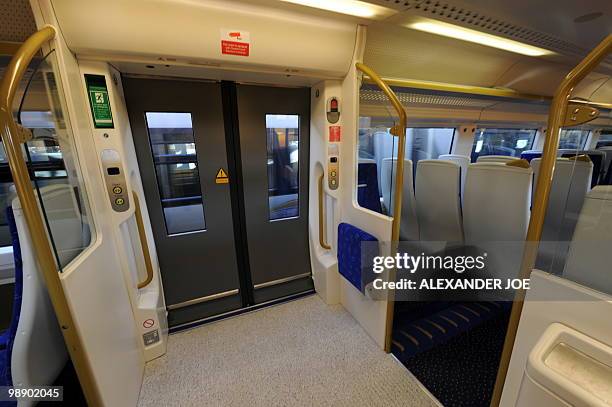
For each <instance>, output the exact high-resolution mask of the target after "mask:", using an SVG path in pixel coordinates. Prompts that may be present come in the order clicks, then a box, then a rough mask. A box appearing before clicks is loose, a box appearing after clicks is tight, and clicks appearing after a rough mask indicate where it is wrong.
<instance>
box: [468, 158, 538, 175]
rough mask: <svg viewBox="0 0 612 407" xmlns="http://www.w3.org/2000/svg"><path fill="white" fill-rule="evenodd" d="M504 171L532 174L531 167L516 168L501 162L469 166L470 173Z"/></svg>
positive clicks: (477, 163)
mask: <svg viewBox="0 0 612 407" xmlns="http://www.w3.org/2000/svg"><path fill="white" fill-rule="evenodd" d="M474 170H476V171H502V172H503V171H506V172H518V173H525V174H528V173H533V170H532V169H531V167H516V166H512V165H506V163H503V162H486V161H485V162H476V163H473V164H470V171H474Z"/></svg>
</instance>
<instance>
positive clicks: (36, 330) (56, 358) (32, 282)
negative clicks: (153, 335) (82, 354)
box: [10, 187, 83, 406]
mask: <svg viewBox="0 0 612 407" xmlns="http://www.w3.org/2000/svg"><path fill="white" fill-rule="evenodd" d="M57 190H58V189H57V188H47V187H44V188H41V189H40V193H41V196H42V199H43V201H44V202H45V204H46V203H50V204H51V206H53V204H52V203H51V201H52V200H53V197H54V196H55V193H56V192H57ZM47 193H51V199H50V200H47V198H48V196H47ZM56 209H57V207H56ZM12 210H13V213H14V222H15V223H14V225H15V226H14V227H15V230H16V231H17V232H16V235H17V236H18V237H19V243H20V244H19V248H18V249H15V248H14V249H13V250H14V253H20V254H21V260H20V261H18V259H17V257H15V273H16V274H17V272H18V271H17V264H18V263H20V264H21V268H22V271H21V272H22V274H23V288H22V297H21V307H20V314H19V319H18V325H17V331H16V332H17V334H18V335H19V341H15V342H14V345H13V347H12V353H11V355H10V365H11V379H12V382H13V385H14V386H20V387H32V386H35V385H36V386H45V385H51V384H53V382H54V381H55V379H56V378H57V376H58V375H59V373H60V371H61V370H62V369H63V367H64V366H65V364H66V362H67V360H68V354H67V351H66V346H65V344H64V338H63V335H62V333H61V331H60V328H59V323H58V321H57V318H56V316H55V312H54V310H53V306H52V305H51V300H50V299H49V295H48V293H47V289H46V286H45V284H44V282H43V281H42V277H41V275H40V272H39V270H38V268H37V263H36V259H35V257H34V251H33V248H32V247H31V245H30V244H29V242H31V239H29V231H28V229H27V227H26V223H25V217H24V215H23V211H22V209H21V203H20V202H19V200H18V199H14V200H13V202H12ZM62 214H63V215H66V212H62ZM56 215H57V213H56ZM50 221H51V219H50ZM61 225H62V228H63V229H61V230H63V231H64V232H66V233H69V235H70V236H72V235H74V234H75V232H71V231H69V230H68V229H66V227H67V225H71V226H70V227H74V228H76V227H77V225H76V223H67V224H66V223H61ZM56 230H57V229H56ZM76 232H79V233H78V236H81V235H80V233H81V232H83V231H82V229H81V226H78V230H77V231H76ZM24 242H25V243H24ZM69 243H70V244H67V245H63V244H61V243H60V242H59V241H57V240H56V250H57V251H58V256H59V257H60V261H61V260H62V254H61V253H62V252H63V249H67V251H65V252H63V253H67V255H68V256H72V255H73V254H72V251H71V250H69V249H71V248H72V243H74V241H72V240H70V241H69ZM14 255H15V256H16V254H14ZM20 405H21V403H20ZM28 405H33V404H31V403H25V404H24V406H28Z"/></svg>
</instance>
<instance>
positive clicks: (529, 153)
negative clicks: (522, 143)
mask: <svg viewBox="0 0 612 407" xmlns="http://www.w3.org/2000/svg"><path fill="white" fill-rule="evenodd" d="M539 157H542V151H541V150H525V151H523V152H522V153H521V158H522V159H523V160H527V161H528V162H531V160H533V159H534V158H539Z"/></svg>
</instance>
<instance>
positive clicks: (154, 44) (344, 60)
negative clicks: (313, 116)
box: [52, 0, 357, 78]
mask: <svg viewBox="0 0 612 407" xmlns="http://www.w3.org/2000/svg"><path fill="white" fill-rule="evenodd" d="M52 3H53V8H54V10H55V13H56V15H57V18H58V21H59V24H60V27H61V30H62V33H63V35H64V37H65V38H66V42H67V43H68V46H69V48H70V49H71V50H72V51H73V52H75V53H77V54H78V55H80V56H83V55H96V56H104V57H107V58H106V59H107V60H130V59H134V58H136V59H138V58H140V59H149V60H151V61H156V60H158V58H163V59H164V60H165V61H166V62H165V63H168V64H175V63H178V64H191V65H198V66H201V67H207V66H208V67H212V68H218V67H222V68H230V69H241V70H245V69H249V70H254V71H274V72H281V73H284V74H286V73H290V74H292V75H295V74H300V75H303V74H310V75H311V76H320V77H330V78H331V77H336V78H340V77H342V76H344V75H346V72H347V71H348V68H349V65H350V62H351V58H352V55H353V50H354V47H355V36H356V30H357V25H356V24H355V23H350V22H346V21H337V20H332V19H329V18H322V17H310V16H307V15H303V14H296V13H294V12H290V11H286V10H279V9H274V8H264V7H262V6H255V5H247V4H240V3H233V4H232V5H231V8H229V7H228V3H227V2H224V1H213V0H201V1H178V0H130V1H123V0H106V1H103V2H102V1H100V2H93V1H81V0H54V1H52ZM94 16H99V17H98V18H96V22H95V29H93V27H92V23H94V21H93V17H94ZM228 30H229V31H236V32H241V33H243V34H245V33H246V36H247V37H248V42H249V55H248V56H240V55H226V54H222V51H221V37H222V36H224V33H227V32H228ZM158 62H159V61H158Z"/></svg>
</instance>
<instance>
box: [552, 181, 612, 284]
mask: <svg viewBox="0 0 612 407" xmlns="http://www.w3.org/2000/svg"><path fill="white" fill-rule="evenodd" d="M610 247H612V186H610V185H599V186H596V187H595V188H593V189H592V190H591V191H590V192H589V193H588V195H587V197H586V198H585V200H584V204H583V205H582V210H581V211H580V216H579V218H578V223H577V224H576V230H575V231H574V235H573V237H572V241H571V243H570V247H569V252H568V254H567V262H566V264H565V269H564V271H563V276H564V277H565V278H568V279H570V280H573V281H576V282H578V283H580V284H583V285H585V286H588V287H591V288H593V289H596V290H599V291H602V292H605V293H608V294H610V293H612V284H611V280H610V273H609V270H610V262H611V260H612V258H611V257H610Z"/></svg>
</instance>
